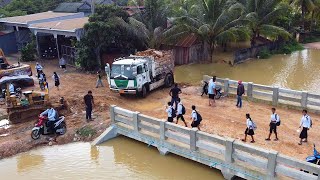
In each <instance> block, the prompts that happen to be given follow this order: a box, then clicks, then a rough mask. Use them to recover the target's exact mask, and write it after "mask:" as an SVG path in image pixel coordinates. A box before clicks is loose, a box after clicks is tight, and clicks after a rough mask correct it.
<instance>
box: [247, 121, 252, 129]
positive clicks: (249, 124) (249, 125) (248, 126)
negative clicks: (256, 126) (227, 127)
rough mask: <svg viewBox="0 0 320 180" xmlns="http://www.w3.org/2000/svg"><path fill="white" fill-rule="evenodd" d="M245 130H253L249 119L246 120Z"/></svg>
mask: <svg viewBox="0 0 320 180" xmlns="http://www.w3.org/2000/svg"><path fill="white" fill-rule="evenodd" d="M247 128H248V129H253V124H252V121H251V120H250V119H247Z"/></svg>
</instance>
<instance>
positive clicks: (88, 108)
mask: <svg viewBox="0 0 320 180" xmlns="http://www.w3.org/2000/svg"><path fill="white" fill-rule="evenodd" d="M91 114H92V107H90V106H87V107H86V119H92V117H91Z"/></svg>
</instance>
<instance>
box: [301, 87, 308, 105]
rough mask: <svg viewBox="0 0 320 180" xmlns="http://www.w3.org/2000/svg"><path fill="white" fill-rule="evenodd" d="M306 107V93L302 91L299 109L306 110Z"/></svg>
mask: <svg viewBox="0 0 320 180" xmlns="http://www.w3.org/2000/svg"><path fill="white" fill-rule="evenodd" d="M307 106H308V92H306V91H302V94H301V107H303V108H307Z"/></svg>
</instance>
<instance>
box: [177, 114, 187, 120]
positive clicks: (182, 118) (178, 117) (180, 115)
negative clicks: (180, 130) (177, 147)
mask: <svg viewBox="0 0 320 180" xmlns="http://www.w3.org/2000/svg"><path fill="white" fill-rule="evenodd" d="M180 118H181V120H182V121H183V122H185V120H184V117H183V115H182V114H178V116H177V121H178V120H179V119H180Z"/></svg>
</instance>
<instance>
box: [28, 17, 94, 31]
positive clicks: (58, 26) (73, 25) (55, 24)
mask: <svg viewBox="0 0 320 180" xmlns="http://www.w3.org/2000/svg"><path fill="white" fill-rule="evenodd" d="M88 22H89V18H88V17H82V18H74V19H66V20H59V21H51V22H44V23H37V24H32V25H31V26H30V27H29V28H30V29H44V30H57V31H69V32H75V31H76V30H77V29H82V28H83V27H84V25H85V24H86V23H88Z"/></svg>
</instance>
